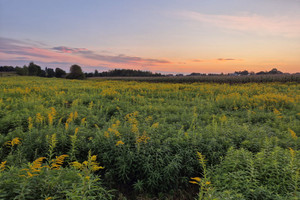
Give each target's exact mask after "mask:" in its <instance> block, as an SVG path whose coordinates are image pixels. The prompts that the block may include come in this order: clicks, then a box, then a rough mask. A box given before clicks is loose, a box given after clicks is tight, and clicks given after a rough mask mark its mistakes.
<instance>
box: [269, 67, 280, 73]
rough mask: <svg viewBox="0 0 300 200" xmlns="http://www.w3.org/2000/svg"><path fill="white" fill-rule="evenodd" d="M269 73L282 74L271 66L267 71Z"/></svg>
mask: <svg viewBox="0 0 300 200" xmlns="http://www.w3.org/2000/svg"><path fill="white" fill-rule="evenodd" d="M268 73H269V74H282V72H281V71H278V70H277V69H276V68H273V69H272V70H271V71H269V72H268Z"/></svg>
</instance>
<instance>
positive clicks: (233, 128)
mask: <svg viewBox="0 0 300 200" xmlns="http://www.w3.org/2000/svg"><path fill="white" fill-rule="evenodd" d="M299 88H300V86H299V83H295V82H287V83H245V84H219V83H148V82H135V81H118V80H101V79H95V80H84V81H76V80H66V79H56V78H51V79H47V78H38V77H2V78H0V163H1V164H0V199H48V200H49V199H195V198H196V199H220V200H223V199H236V200H241V199H247V200H248V199H249V200H250V199H264V200H268V199H269V200H271V199H278V200H279V199H285V200H289V199H294V200H296V199H299V197H300V191H299V190H300V189H299V188H300V174H299V173H300V139H299V137H298V136H299V133H300V125H299V124H300V104H299V100H300V94H299Z"/></svg>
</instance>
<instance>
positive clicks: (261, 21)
mask: <svg viewBox="0 0 300 200" xmlns="http://www.w3.org/2000/svg"><path fill="white" fill-rule="evenodd" d="M176 15H179V16H181V17H183V18H185V19H190V20H194V21H197V22H199V23H202V24H208V25H211V26H215V27H220V28H225V29H230V30H236V31H246V32H252V33H256V34H260V35H279V36H284V37H300V16H298V17H294V18H291V17H287V16H274V17H266V16H261V15H257V14H244V15H217V14H204V13H200V12H194V11H181V12H178V13H176Z"/></svg>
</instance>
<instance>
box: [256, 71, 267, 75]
mask: <svg viewBox="0 0 300 200" xmlns="http://www.w3.org/2000/svg"><path fill="white" fill-rule="evenodd" d="M265 74H267V72H264V71H260V72H257V73H256V75H265Z"/></svg>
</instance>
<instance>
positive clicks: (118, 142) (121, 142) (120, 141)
mask: <svg viewBox="0 0 300 200" xmlns="http://www.w3.org/2000/svg"><path fill="white" fill-rule="evenodd" d="M123 144H125V143H124V142H123V141H122V140H119V141H117V143H116V146H119V145H123Z"/></svg>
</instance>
